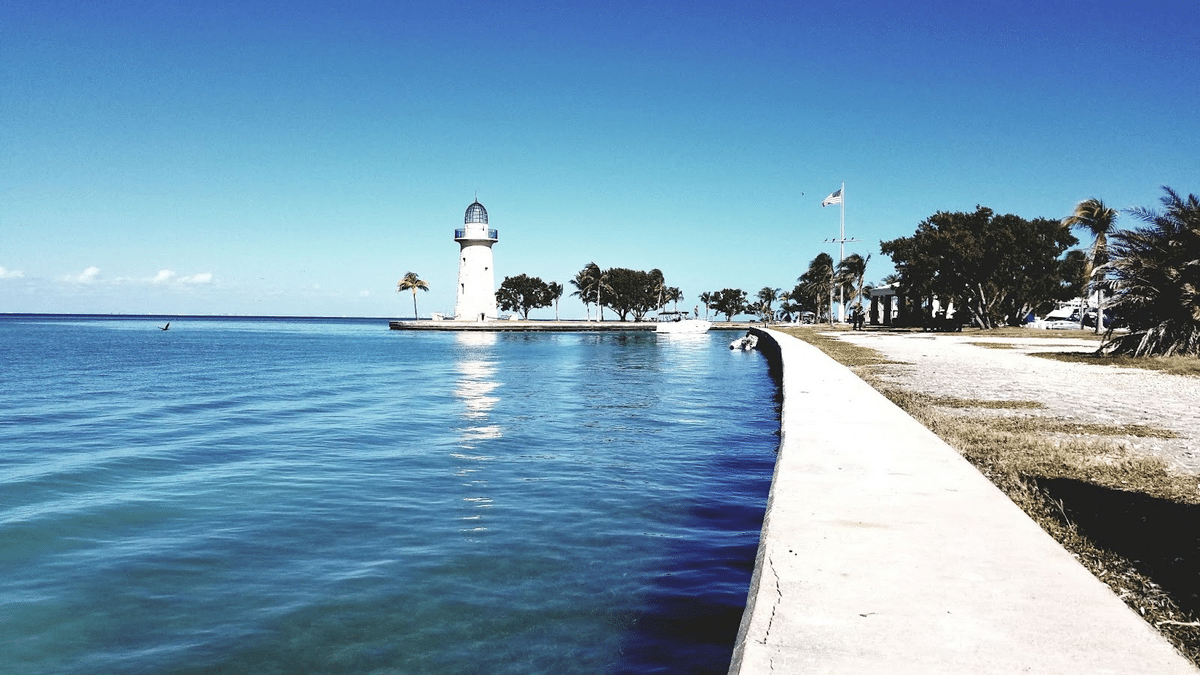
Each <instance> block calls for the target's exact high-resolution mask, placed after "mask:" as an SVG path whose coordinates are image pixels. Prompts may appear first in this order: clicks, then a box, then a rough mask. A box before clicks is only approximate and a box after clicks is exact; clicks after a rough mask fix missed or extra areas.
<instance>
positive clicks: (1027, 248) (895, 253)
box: [879, 206, 1079, 328]
mask: <svg viewBox="0 0 1200 675" xmlns="http://www.w3.org/2000/svg"><path fill="white" fill-rule="evenodd" d="M1077 243H1079V240H1078V239H1076V238H1075V237H1074V236H1073V235H1072V234H1071V231H1070V228H1068V227H1066V226H1064V225H1063V224H1062V222H1061V221H1058V220H1049V219H1046V218H1035V219H1034V220H1025V219H1024V218H1020V217H1018V216H1014V215H1012V214H1008V215H1002V216H997V215H995V214H994V213H993V212H992V210H991V209H989V208H986V207H982V206H979V207H976V209H975V212H974V213H962V212H960V213H947V212H938V213H935V214H934V215H932V216H930V217H929V218H927V219H925V220H924V221H922V222H921V223H920V224H919V225H918V226H917V231H916V233H914V234H913V236H911V237H902V238H900V239H893V240H892V241H884V242H880V244H879V246H880V249H881V250H882V251H883V252H884V254H886V255H889V256H891V258H892V262H893V263H895V266H896V271H897V273H898V274H899V275H900V289H899V290H900V293H901V295H903V296H905V297H906V298H908V299H910V300H912V299H918V300H929V301H932V300H933V299H937V300H939V301H940V302H941V304H942V306H946V305H947V304H948V303H951V302H953V303H954V304H955V306H956V309H957V310H958V311H962V310H964V309H965V310H966V311H967V312H968V314H969V315H970V321H971V323H973V324H974V325H976V326H978V327H980V328H993V327H996V326H998V325H1001V324H1005V323H1007V324H1011V325H1017V324H1019V323H1020V322H1021V321H1023V320H1024V318H1025V317H1026V316H1027V315H1028V314H1029V313H1030V312H1032V311H1035V310H1041V309H1043V308H1049V307H1050V306H1052V305H1053V302H1054V301H1055V300H1060V299H1065V298H1063V297H1062V293H1063V291H1064V289H1065V288H1066V287H1067V286H1066V285H1065V284H1064V261H1063V260H1061V259H1060V258H1059V256H1061V255H1062V254H1063V252H1064V251H1066V250H1067V249H1068V248H1070V247H1071V246H1073V245H1075V244H1077Z"/></svg>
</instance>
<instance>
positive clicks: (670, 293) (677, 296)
mask: <svg viewBox="0 0 1200 675" xmlns="http://www.w3.org/2000/svg"><path fill="white" fill-rule="evenodd" d="M682 300H683V291H681V290H679V287H678V286H669V287H667V288H665V289H663V306H664V307H665V306H666V304H667V303H668V302H669V303H671V304H672V305H673V306H674V308H675V311H676V312H678V311H679V303H680V301H682Z"/></svg>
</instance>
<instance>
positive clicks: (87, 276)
mask: <svg viewBox="0 0 1200 675" xmlns="http://www.w3.org/2000/svg"><path fill="white" fill-rule="evenodd" d="M99 276H100V268H99V267H96V266H95V265H93V266H91V267H89V268H87V269H86V270H84V271H83V272H81V273H79V274H68V275H67V276H65V277H63V280H64V281H74V282H76V283H80V284H90V283H92V282H93V281H95V280H96V278H97V277H99Z"/></svg>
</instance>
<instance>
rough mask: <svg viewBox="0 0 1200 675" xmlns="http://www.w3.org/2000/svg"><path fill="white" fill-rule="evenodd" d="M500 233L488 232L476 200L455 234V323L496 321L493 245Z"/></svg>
mask: <svg viewBox="0 0 1200 675" xmlns="http://www.w3.org/2000/svg"><path fill="white" fill-rule="evenodd" d="M499 238H500V237H499V233H498V232H497V231H496V230H492V229H488V214H487V209H485V208H483V204H480V203H479V200H478V199H476V200H475V202H474V203H473V204H471V205H470V206H468V207H467V214H466V216H465V217H464V218H463V227H462V229H461V230H455V231H454V241H457V242H458V245H459V253H458V299H457V300H455V302H454V319H455V320H456V321H489V320H493V321H494V320H495V319H496V275H495V272H494V271H493V270H492V244H495V243H496V240H498V239H499Z"/></svg>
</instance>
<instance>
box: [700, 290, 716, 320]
mask: <svg viewBox="0 0 1200 675" xmlns="http://www.w3.org/2000/svg"><path fill="white" fill-rule="evenodd" d="M714 297H715V296H714V295H713V294H712V293H707V292H705V293H701V294H700V302H701V303H703V304H704V320H705V321H707V320H708V309H709V306H710V305H711V304H712V301H713V298H714Z"/></svg>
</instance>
